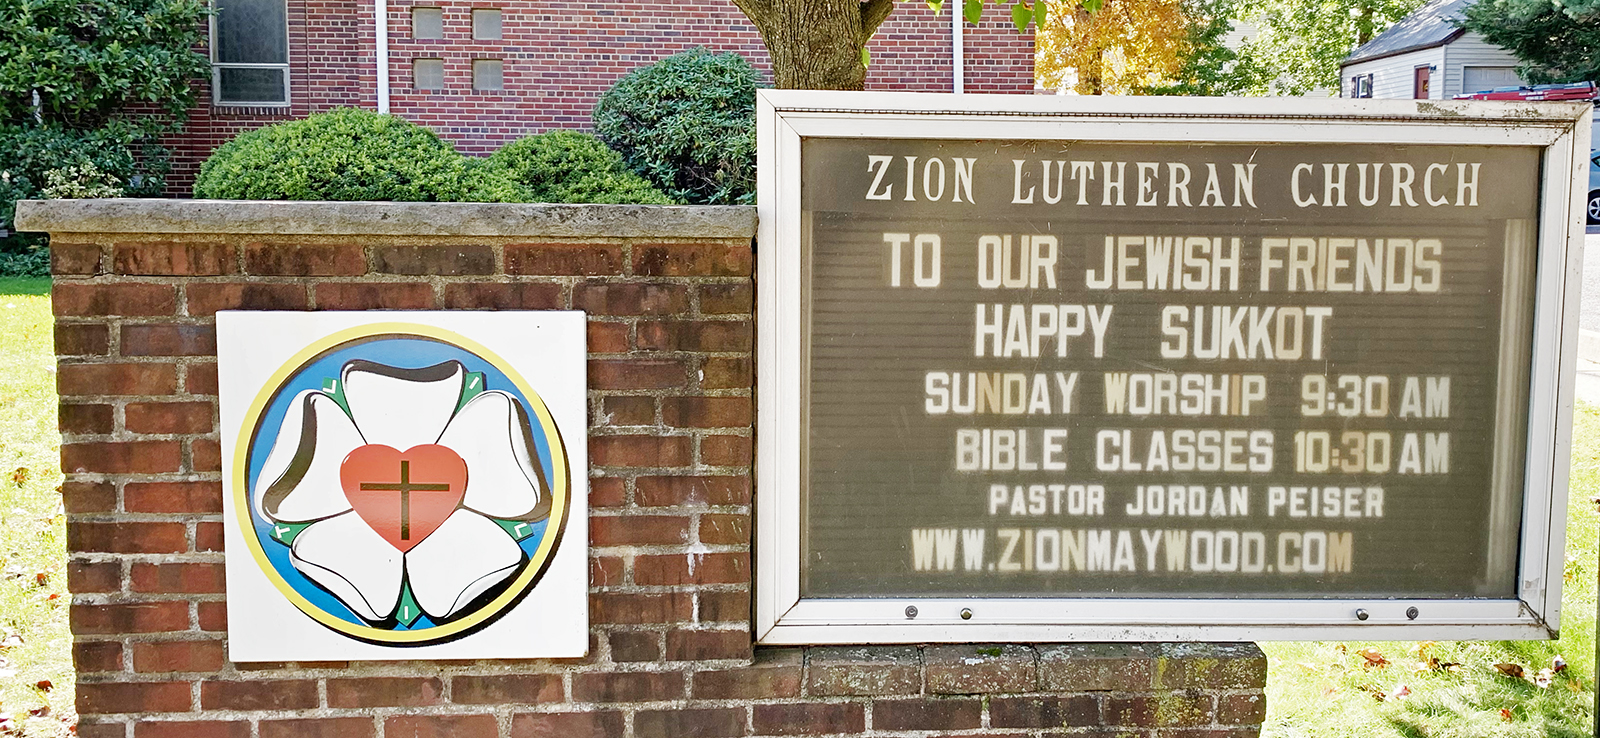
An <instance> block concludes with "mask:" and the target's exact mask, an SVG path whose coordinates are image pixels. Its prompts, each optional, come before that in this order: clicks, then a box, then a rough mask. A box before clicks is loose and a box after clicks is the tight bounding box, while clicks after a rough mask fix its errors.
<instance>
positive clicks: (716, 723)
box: [633, 707, 746, 738]
mask: <svg viewBox="0 0 1600 738" xmlns="http://www.w3.org/2000/svg"><path fill="white" fill-rule="evenodd" d="M633 734H634V736H636V737H637V738H688V737H689V736H693V737H694V738H728V737H730V736H742V735H746V731H745V721H744V708H740V707H702V708H675V709H671V710H640V711H639V712H636V713H634V715H633Z"/></svg>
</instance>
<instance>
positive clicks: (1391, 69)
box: [1339, 47, 1461, 100]
mask: <svg viewBox="0 0 1600 738" xmlns="http://www.w3.org/2000/svg"><path fill="white" fill-rule="evenodd" d="M1444 58H1445V52H1444V47H1434V48H1432V49H1418V50H1416V51H1408V52H1406V53H1404V54H1396V55H1394V56H1386V57H1383V58H1381V59H1370V60H1368V61H1361V62H1356V63H1355V64H1351V65H1349V66H1346V67H1343V68H1342V69H1340V70H1339V73H1340V77H1341V79H1340V80H1339V87H1340V89H1341V90H1342V91H1343V95H1344V96H1345V97H1351V96H1352V91H1351V89H1350V78H1351V77H1356V76H1360V75H1364V74H1370V75H1372V96H1373V97H1379V98H1404V99H1410V98H1411V93H1412V89H1411V86H1412V84H1413V79H1414V78H1413V77H1412V73H1413V71H1414V70H1415V69H1416V68H1417V67H1420V66H1423V65H1432V66H1433V67H1434V70H1433V72H1432V76H1431V77H1430V78H1429V84H1428V96H1429V97H1431V98H1433V99H1435V100H1437V99H1440V98H1441V96H1442V93H1443V91H1444V89H1443V87H1444V86H1443V85H1441V84H1440V83H1439V82H1440V77H1441V76H1442V75H1441V74H1440V70H1442V69H1444V68H1445V63H1444ZM1456 86H1457V87H1458V88H1459V87H1460V86H1461V70H1460V69H1457V70H1456Z"/></svg>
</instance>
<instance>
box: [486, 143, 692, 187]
mask: <svg viewBox="0 0 1600 738" xmlns="http://www.w3.org/2000/svg"><path fill="white" fill-rule="evenodd" d="M489 164H490V165H491V166H493V167H497V168H500V169H501V170H503V171H504V172H505V173H506V174H507V175H509V176H510V178H511V179H512V180H513V181H515V182H516V183H517V184H519V185H522V186H523V187H524V188H526V189H527V191H528V193H529V195H530V197H531V198H532V200H533V201H534V202H574V203H610V204H639V205H671V204H673V200H672V198H670V197H667V196H666V194H665V193H663V192H661V191H660V190H658V189H656V188H655V187H653V186H651V184H650V183H649V182H647V181H645V179H644V178H643V177H640V176H639V175H637V174H634V173H633V172H630V171H628V167H627V165H626V164H624V163H623V161H622V155H621V154H618V153H617V152H615V151H612V150H611V149H610V148H609V147H607V146H606V145H605V144H604V143H602V142H601V141H600V139H598V138H595V137H594V136H591V135H588V134H586V133H578V132H577V131H552V132H550V133H544V134H540V135H537V136H528V137H527V138H521V139H518V140H516V141H513V142H511V143H509V144H507V145H506V146H505V148H502V149H500V150H499V151H496V152H494V155H493V156H491V157H489Z"/></svg>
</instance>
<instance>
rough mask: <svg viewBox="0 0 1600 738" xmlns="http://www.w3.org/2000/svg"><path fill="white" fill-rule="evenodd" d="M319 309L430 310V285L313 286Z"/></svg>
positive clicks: (393, 283)
mask: <svg viewBox="0 0 1600 738" xmlns="http://www.w3.org/2000/svg"><path fill="white" fill-rule="evenodd" d="M316 296H317V309H318V310H429V309H432V308H433V307H434V301H433V286H432V285H429V284H427V283H424V282H325V283H322V284H319V285H317V286H316Z"/></svg>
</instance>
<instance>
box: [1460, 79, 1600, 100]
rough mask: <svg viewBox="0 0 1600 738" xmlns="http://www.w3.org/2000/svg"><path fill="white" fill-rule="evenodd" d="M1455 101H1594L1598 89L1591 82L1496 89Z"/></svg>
mask: <svg viewBox="0 0 1600 738" xmlns="http://www.w3.org/2000/svg"><path fill="white" fill-rule="evenodd" d="M1455 99H1457V100H1560V101H1573V100H1596V99H1600V87H1596V86H1595V83H1593V82H1574V83H1571V84H1565V85H1523V86H1521V87H1496V88H1494V89H1492V90H1485V91H1483V92H1469V93H1466V94H1462V95H1456V96H1455Z"/></svg>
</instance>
